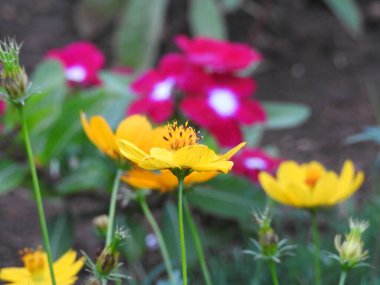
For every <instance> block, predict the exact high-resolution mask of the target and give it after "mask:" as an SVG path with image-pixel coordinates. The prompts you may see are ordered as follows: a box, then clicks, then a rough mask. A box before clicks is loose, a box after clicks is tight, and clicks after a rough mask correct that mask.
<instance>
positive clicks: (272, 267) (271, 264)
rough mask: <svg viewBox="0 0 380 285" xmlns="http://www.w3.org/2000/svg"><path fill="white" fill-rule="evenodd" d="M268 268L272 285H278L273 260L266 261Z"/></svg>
mask: <svg viewBox="0 0 380 285" xmlns="http://www.w3.org/2000/svg"><path fill="white" fill-rule="evenodd" d="M268 266H269V270H270V275H271V277H272V281H273V285H279V284H280V283H279V281H278V277H277V271H276V264H275V263H274V261H273V260H269V261H268Z"/></svg>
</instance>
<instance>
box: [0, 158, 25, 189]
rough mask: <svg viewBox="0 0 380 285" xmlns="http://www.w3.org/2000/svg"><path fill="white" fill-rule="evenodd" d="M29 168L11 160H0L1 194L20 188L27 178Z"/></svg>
mask: <svg viewBox="0 0 380 285" xmlns="http://www.w3.org/2000/svg"><path fill="white" fill-rule="evenodd" d="M26 173H27V168H26V167H25V166H23V165H20V164H17V163H15V162H13V161H10V160H0V194H5V193H6V192H8V191H10V190H13V189H15V188H16V187H18V186H19V185H20V184H21V183H22V182H23V180H24V177H25V176H26Z"/></svg>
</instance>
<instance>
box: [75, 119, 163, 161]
mask: <svg viewBox="0 0 380 285" xmlns="http://www.w3.org/2000/svg"><path fill="white" fill-rule="evenodd" d="M81 122H82V126H83V129H84V131H85V133H86V135H87V137H88V138H89V139H90V140H91V142H92V143H93V144H94V145H96V146H97V147H98V148H99V150H100V151H102V152H103V153H105V154H106V155H108V156H109V157H111V158H112V159H115V160H122V159H125V158H124V156H122V155H121V153H120V150H119V147H118V145H117V143H116V141H117V140H118V139H125V140H128V141H130V142H132V143H133V144H135V145H136V146H138V147H139V148H141V149H142V150H144V151H148V150H149V149H150V148H151V147H152V146H163V145H166V142H165V141H162V142H161V140H162V136H163V132H164V130H165V129H164V128H163V127H158V128H152V126H151V124H150V123H149V121H148V120H147V118H146V117H144V116H141V115H133V116H130V117H127V118H125V119H124V120H122V121H121V122H120V124H119V125H118V127H117V129H116V132H115V133H114V132H113V131H112V129H111V127H110V126H109V125H108V123H107V121H106V120H105V119H104V118H103V117H101V116H93V117H91V118H90V121H88V120H87V118H86V115H85V114H84V113H81Z"/></svg>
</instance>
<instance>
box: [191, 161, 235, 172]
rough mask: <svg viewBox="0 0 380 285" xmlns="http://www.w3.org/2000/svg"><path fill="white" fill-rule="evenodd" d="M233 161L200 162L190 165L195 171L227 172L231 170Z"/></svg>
mask: <svg viewBox="0 0 380 285" xmlns="http://www.w3.org/2000/svg"><path fill="white" fill-rule="evenodd" d="M233 165H234V163H233V162H232V161H217V162H211V163H200V164H196V165H194V166H193V167H192V169H194V170H195V171H200V172H202V171H205V172H207V171H220V172H223V173H228V172H230V171H231V169H232V166H233Z"/></svg>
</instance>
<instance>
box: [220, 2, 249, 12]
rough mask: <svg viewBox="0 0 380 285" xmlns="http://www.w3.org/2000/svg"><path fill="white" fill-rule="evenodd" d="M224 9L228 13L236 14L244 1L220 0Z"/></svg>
mask: <svg viewBox="0 0 380 285" xmlns="http://www.w3.org/2000/svg"><path fill="white" fill-rule="evenodd" d="M219 2H220V4H221V6H222V7H223V9H224V10H225V11H227V12H234V11H236V10H237V9H239V8H240V6H241V5H242V4H243V2H244V0H219Z"/></svg>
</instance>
